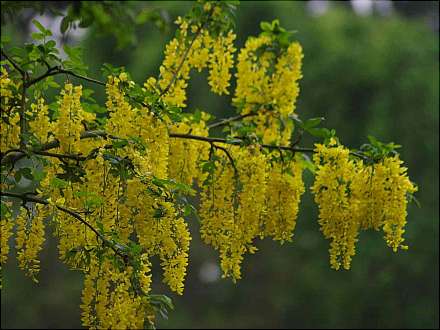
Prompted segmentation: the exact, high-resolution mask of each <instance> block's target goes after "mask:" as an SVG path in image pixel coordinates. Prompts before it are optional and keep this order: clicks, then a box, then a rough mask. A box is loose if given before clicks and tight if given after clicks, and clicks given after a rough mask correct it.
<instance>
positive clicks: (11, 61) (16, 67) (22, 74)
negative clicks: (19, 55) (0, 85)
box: [1, 49, 26, 78]
mask: <svg viewBox="0 0 440 330" xmlns="http://www.w3.org/2000/svg"><path fill="white" fill-rule="evenodd" d="M1 53H2V56H4V57H5V58H6V59H7V60H8V61H9V62H10V63H11V64H12V66H13V67H14V68H15V70H17V71H18V72H20V74H21V76H22V77H23V78H24V77H25V76H26V72H25V71H24V70H23V69H22V68H21V67H20V66H19V65H18V64H17V63H15V61H14V60H13V59H12V58H11V57H9V56H8V55H7V54H6V53H5V52H4V51H3V49H1Z"/></svg>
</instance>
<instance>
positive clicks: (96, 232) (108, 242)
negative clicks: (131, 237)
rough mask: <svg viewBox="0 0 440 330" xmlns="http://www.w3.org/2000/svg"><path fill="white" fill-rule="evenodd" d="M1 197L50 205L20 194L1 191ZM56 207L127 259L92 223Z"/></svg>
mask: <svg viewBox="0 0 440 330" xmlns="http://www.w3.org/2000/svg"><path fill="white" fill-rule="evenodd" d="M0 196H6V197H13V198H19V199H21V200H22V201H23V202H32V203H38V204H43V205H49V204H50V203H49V202H48V201H47V200H45V199H42V198H38V197H33V196H29V194H18V193H13V192H5V191H0ZM55 207H56V208H57V209H58V210H60V211H63V212H64V213H67V214H69V215H70V216H72V217H74V218H75V219H77V220H78V221H80V222H81V223H82V224H84V225H85V226H86V227H88V228H89V229H90V230H91V231H93V232H94V233H95V235H96V236H97V237H99V238H100V239H101V240H102V242H103V243H104V244H105V245H107V246H109V247H110V248H111V249H112V250H113V251H114V252H115V253H116V254H117V255H119V256H121V257H122V258H124V259H125V258H127V254H126V253H125V252H123V251H121V250H120V249H118V248H117V247H115V246H114V244H113V243H112V242H111V241H109V240H108V239H107V238H105V237H104V236H103V235H102V234H101V233H100V232H99V231H97V230H96V229H95V228H94V227H93V226H92V225H91V224H90V223H88V222H87V221H86V220H84V219H83V218H82V217H81V215H80V214H79V213H77V212H74V211H72V210H70V209H68V208H66V207H64V206H61V205H55Z"/></svg>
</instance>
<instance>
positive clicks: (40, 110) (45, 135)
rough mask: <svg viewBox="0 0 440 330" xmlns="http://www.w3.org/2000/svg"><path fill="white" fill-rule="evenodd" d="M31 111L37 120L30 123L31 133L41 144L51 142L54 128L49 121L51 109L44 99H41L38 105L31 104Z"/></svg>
mask: <svg viewBox="0 0 440 330" xmlns="http://www.w3.org/2000/svg"><path fill="white" fill-rule="evenodd" d="M31 110H32V113H33V115H34V116H35V118H34V120H32V121H30V122H29V129H30V131H31V132H32V133H33V134H34V135H35V137H36V138H37V140H38V142H39V143H40V144H44V143H47V142H49V140H50V139H51V138H50V134H51V133H52V128H53V124H52V123H51V122H50V120H49V107H48V106H47V105H46V104H45V101H44V99H43V98H39V99H38V100H37V103H36V104H35V103H34V104H31Z"/></svg>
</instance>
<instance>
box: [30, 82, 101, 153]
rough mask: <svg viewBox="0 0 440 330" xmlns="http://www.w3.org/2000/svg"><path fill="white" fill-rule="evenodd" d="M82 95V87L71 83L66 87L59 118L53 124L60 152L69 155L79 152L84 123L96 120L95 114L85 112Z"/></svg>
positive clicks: (61, 99)
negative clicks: (82, 105)
mask: <svg viewBox="0 0 440 330" xmlns="http://www.w3.org/2000/svg"><path fill="white" fill-rule="evenodd" d="M81 95H82V86H75V87H74V86H73V85H72V84H70V83H67V84H65V85H64V89H63V90H62V91H61V98H60V101H59V109H58V117H57V120H56V121H55V122H54V124H53V133H54V135H55V138H56V139H57V140H58V141H59V142H60V150H61V151H62V152H64V153H67V154H71V153H76V152H78V145H79V141H80V138H81V133H82V132H83V131H84V124H83V121H91V120H93V119H94V115H93V114H91V113H88V112H86V111H84V110H83V108H82V107H81V101H80V99H81ZM37 133H38V129H37ZM42 138H43V137H42Z"/></svg>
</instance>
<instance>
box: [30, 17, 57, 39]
mask: <svg viewBox="0 0 440 330" xmlns="http://www.w3.org/2000/svg"><path fill="white" fill-rule="evenodd" d="M32 23H33V24H34V25H35V27H36V28H37V29H38V30H40V32H41V33H42V34H43V35H44V36H46V37H50V36H51V35H52V32H51V31H50V30H48V29H46V28H45V27H44V26H43V25H42V24H41V23H40V22H38V21H37V20H36V19H35V18H34V19H33V20H32Z"/></svg>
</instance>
